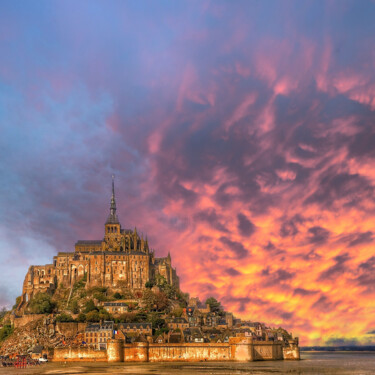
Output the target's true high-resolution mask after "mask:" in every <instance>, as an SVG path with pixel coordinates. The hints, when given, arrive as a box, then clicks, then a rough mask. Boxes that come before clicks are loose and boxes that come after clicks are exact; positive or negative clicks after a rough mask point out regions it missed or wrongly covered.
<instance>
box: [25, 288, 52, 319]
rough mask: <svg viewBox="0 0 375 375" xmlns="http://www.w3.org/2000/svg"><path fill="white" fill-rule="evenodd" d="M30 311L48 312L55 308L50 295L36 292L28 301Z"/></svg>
mask: <svg viewBox="0 0 375 375" xmlns="http://www.w3.org/2000/svg"><path fill="white" fill-rule="evenodd" d="M29 307H30V311H31V312H32V313H33V314H50V313H51V312H52V311H53V309H54V308H55V303H54V302H52V301H51V296H50V295H49V294H47V293H38V294H37V295H35V296H34V297H33V298H32V300H31V301H30V305H29Z"/></svg>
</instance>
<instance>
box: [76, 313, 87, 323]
mask: <svg viewBox="0 0 375 375" xmlns="http://www.w3.org/2000/svg"><path fill="white" fill-rule="evenodd" d="M85 321H86V314H84V313H80V314H79V315H78V318H77V322H79V323H84V322H85Z"/></svg>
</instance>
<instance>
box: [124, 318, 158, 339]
mask: <svg viewBox="0 0 375 375" xmlns="http://www.w3.org/2000/svg"><path fill="white" fill-rule="evenodd" d="M118 330H119V332H118V334H119V335H120V337H121V335H123V336H124V337H121V338H125V336H126V335H129V334H133V335H144V336H152V324H151V323H147V322H146V323H120V324H118Z"/></svg>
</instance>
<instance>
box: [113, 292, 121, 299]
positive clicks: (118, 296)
mask: <svg viewBox="0 0 375 375" xmlns="http://www.w3.org/2000/svg"><path fill="white" fill-rule="evenodd" d="M113 298H115V299H121V298H122V295H121V294H120V293H119V292H116V293H115V294H114V295H113Z"/></svg>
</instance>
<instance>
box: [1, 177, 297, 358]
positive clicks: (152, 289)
mask: <svg viewBox="0 0 375 375" xmlns="http://www.w3.org/2000/svg"><path fill="white" fill-rule="evenodd" d="M4 321H5V322H6V323H5V327H8V328H7V329H8V331H7V333H6V334H5V341H4V342H3V343H2V345H1V348H0V351H1V353H2V354H3V355H6V356H10V357H14V356H16V358H17V356H19V355H27V356H30V357H31V358H32V357H36V358H38V357H40V356H43V357H44V358H48V360H49V361H55V362H59V361H64V362H66V361H104V362H169V361H191V362H195V361H257V360H270V359H272V360H281V359H294V360H295V359H299V357H300V354H299V347H298V338H297V337H293V336H292V334H290V333H288V332H287V331H286V330H285V329H283V328H281V327H269V326H267V325H266V324H265V323H264V322H252V321H244V320H241V319H238V318H236V317H235V316H234V315H233V314H232V313H231V312H229V311H225V310H224V308H223V307H222V305H221V303H220V302H219V301H217V300H216V299H215V298H214V297H210V298H208V299H207V300H206V301H205V302H204V303H202V302H201V301H200V300H199V299H198V298H197V297H190V296H189V295H188V294H187V293H183V292H182V291H181V290H180V286H179V278H178V275H177V272H176V269H175V268H173V264H172V259H171V256H170V254H168V256H167V257H165V258H158V257H156V256H155V251H154V250H152V249H151V248H150V246H149V243H148V240H147V238H143V236H142V235H141V236H139V234H138V233H137V229H134V230H131V229H124V228H122V226H121V223H120V220H119V217H118V215H117V208H116V198H115V184H114V177H112V196H111V200H110V207H109V215H108V217H107V220H106V221H105V224H104V237H103V238H102V239H100V240H79V241H77V242H76V244H75V251H74V252H59V253H58V254H57V255H56V256H55V257H54V258H53V263H52V264H46V265H32V266H30V267H29V270H28V272H27V274H26V276H25V281H24V283H23V288H22V295H21V296H20V297H18V298H17V301H16V304H15V306H14V307H13V309H12V311H11V312H10V313H7V315H6V316H5V317H4ZM3 330H4V328H3Z"/></svg>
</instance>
